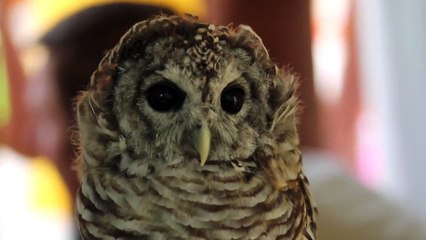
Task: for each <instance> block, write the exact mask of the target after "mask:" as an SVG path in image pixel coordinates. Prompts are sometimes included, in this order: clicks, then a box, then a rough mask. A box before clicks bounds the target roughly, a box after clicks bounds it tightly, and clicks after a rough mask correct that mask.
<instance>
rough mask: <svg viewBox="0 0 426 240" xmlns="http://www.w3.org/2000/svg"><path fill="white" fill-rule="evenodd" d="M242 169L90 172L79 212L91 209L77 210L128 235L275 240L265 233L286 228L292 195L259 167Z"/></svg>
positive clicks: (290, 223)
mask: <svg viewBox="0 0 426 240" xmlns="http://www.w3.org/2000/svg"><path fill="white" fill-rule="evenodd" d="M247 174H248V173H247V172H245V171H235V168H223V167H220V166H216V165H211V166H209V165H206V166H205V167H204V168H192V169H191V168H189V169H188V168H186V167H185V168H183V167H182V168H177V167H176V166H175V167H170V168H163V169H156V171H155V172H154V173H152V174H150V175H147V176H146V177H128V176H125V175H110V176H108V174H106V175H101V174H99V175H92V176H88V177H87V178H86V179H85V181H83V184H82V188H81V190H80V192H81V193H80V195H79V197H80V199H81V200H80V201H78V202H79V204H80V207H79V212H80V211H81V210H83V209H84V208H86V210H90V208H93V209H92V210H91V211H90V214H89V213H88V212H89V211H86V214H81V213H80V215H81V216H84V215H88V214H89V215H91V217H90V219H96V222H97V225H98V226H99V225H103V224H99V223H103V222H105V223H108V224H105V227H108V228H116V229H120V231H123V232H126V233H127V234H128V232H131V233H132V234H136V233H138V234H139V235H138V236H145V235H146V236H159V238H160V237H164V238H165V239H173V238H184V239H193V238H194V236H198V237H200V239H231V238H232V239H261V238H262V236H264V237H265V238H266V236H268V239H275V238H270V237H271V236H279V235H281V234H286V233H290V232H291V231H290V230H291V229H292V227H293V222H294V219H295V218H296V217H297V216H296V215H295V214H294V207H295V204H297V203H295V202H294V198H293V197H291V196H288V195H287V194H284V193H283V192H280V191H277V190H276V189H274V188H273V187H272V185H271V184H269V183H268V182H266V178H265V177H264V175H263V174H262V173H261V172H259V173H258V174H257V173H250V177H247ZM89 185H90V186H89ZM89 188H90V190H88V189H89ZM85 192H87V193H88V194H87V193H85ZM86 195H88V196H89V197H86ZM92 198H93V199H92ZM88 202H92V203H91V204H88ZM95 216H96V217H95ZM298 221H299V223H300V221H301V218H299V220H298ZM297 225H298V224H296V225H295V226H297ZM154 233H155V234H154ZM194 234H195V235H194ZM290 235H291V234H290ZM155 239H156V238H155ZM288 239H292V238H288Z"/></svg>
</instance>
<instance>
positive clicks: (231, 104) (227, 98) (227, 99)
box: [220, 86, 244, 114]
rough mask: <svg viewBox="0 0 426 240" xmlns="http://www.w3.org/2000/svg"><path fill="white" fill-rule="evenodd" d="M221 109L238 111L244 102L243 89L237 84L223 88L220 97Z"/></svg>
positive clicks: (232, 111)
mask: <svg viewBox="0 0 426 240" xmlns="http://www.w3.org/2000/svg"><path fill="white" fill-rule="evenodd" d="M220 102H221V105H222V109H223V110H225V111H226V112H228V113H231V114H236V113H238V112H239V111H240V110H241V108H242V107H243V104H244V89H242V88H241V87H239V86H232V87H228V88H225V90H223V92H222V95H221V97H220Z"/></svg>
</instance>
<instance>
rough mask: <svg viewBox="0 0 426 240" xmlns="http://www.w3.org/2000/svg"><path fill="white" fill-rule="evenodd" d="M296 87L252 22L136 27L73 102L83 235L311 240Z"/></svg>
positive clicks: (183, 21)
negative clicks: (272, 55) (76, 114)
mask: <svg viewBox="0 0 426 240" xmlns="http://www.w3.org/2000/svg"><path fill="white" fill-rule="evenodd" d="M295 84H296V80H295V79H294V76H293V75H291V74H290V73H288V72H285V71H282V70H279V69H278V68H277V67H276V65H275V64H274V63H273V62H272V61H271V60H270V58H269V55H268V52H267V51H266V48H265V47H264V45H263V43H262V41H261V39H260V37H259V36H258V35H256V34H255V33H254V32H253V31H252V29H251V28H250V27H248V26H244V25H241V26H237V27H236V28H231V27H228V26H217V25H213V24H209V23H204V22H201V21H199V20H198V19H197V18H195V17H191V16H186V17H179V16H170V17H167V16H158V17H155V18H153V19H150V20H146V21H143V22H140V23H137V24H135V25H134V26H133V27H132V28H131V29H130V30H129V31H128V32H127V33H126V34H125V35H124V36H123V37H122V38H121V40H120V42H119V43H118V44H117V45H116V46H115V47H114V48H113V49H112V50H111V51H110V52H109V53H108V54H107V55H106V56H105V57H104V58H103V59H102V61H101V62H100V64H99V67H98V69H97V70H96V71H95V72H94V73H93V75H92V78H91V83H90V86H89V89H88V91H86V92H84V93H82V95H81V96H80V98H79V101H78V103H77V112H78V125H79V136H80V148H81V156H80V160H79V161H80V175H81V182H82V184H81V188H80V190H79V194H78V199H77V211H78V216H79V224H80V230H81V233H82V236H83V237H84V239H115V238H119V239H315V228H316V224H315V215H316V209H315V207H314V205H313V200H312V197H311V195H310V193H309V190H308V182H307V179H306V177H305V176H304V174H303V172H302V161H301V154H300V149H299V145H300V143H299V139H298V135H297V129H296V122H297V116H296V111H297V98H296V95H295ZM168 99H171V101H168Z"/></svg>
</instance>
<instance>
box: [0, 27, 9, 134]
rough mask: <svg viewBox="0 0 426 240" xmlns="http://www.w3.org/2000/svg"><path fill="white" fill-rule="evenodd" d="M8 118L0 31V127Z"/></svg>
mask: <svg viewBox="0 0 426 240" xmlns="http://www.w3.org/2000/svg"><path fill="white" fill-rule="evenodd" d="M9 120H10V99H9V84H8V79H7V68H6V58H5V55H4V49H3V39H2V35H1V33H0V127H3V126H5V125H6V124H7V123H8V122H9Z"/></svg>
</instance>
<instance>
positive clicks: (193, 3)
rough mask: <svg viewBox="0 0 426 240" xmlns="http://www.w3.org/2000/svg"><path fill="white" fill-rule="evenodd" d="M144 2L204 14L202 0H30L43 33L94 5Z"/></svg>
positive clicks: (183, 11)
mask: <svg viewBox="0 0 426 240" xmlns="http://www.w3.org/2000/svg"><path fill="white" fill-rule="evenodd" d="M117 2H126V3H145V4H151V5H157V6H162V7H169V8H171V9H173V10H175V11H176V12H177V13H191V14H194V15H198V16H204V0H128V1H119V0H115V1H112V0H109V1H108V0H84V1H83V0H61V1H51V0H32V4H33V6H34V7H35V11H36V12H35V15H36V17H37V18H38V19H39V22H40V23H41V25H42V26H41V27H42V29H41V32H42V33H44V32H46V31H48V30H49V29H51V28H52V27H53V26H55V25H56V24H58V23H59V22H60V21H61V20H63V19H64V18H66V17H68V16H70V15H72V14H74V13H76V12H78V11H79V10H82V9H84V8H88V7H91V6H95V5H100V4H107V3H117Z"/></svg>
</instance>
